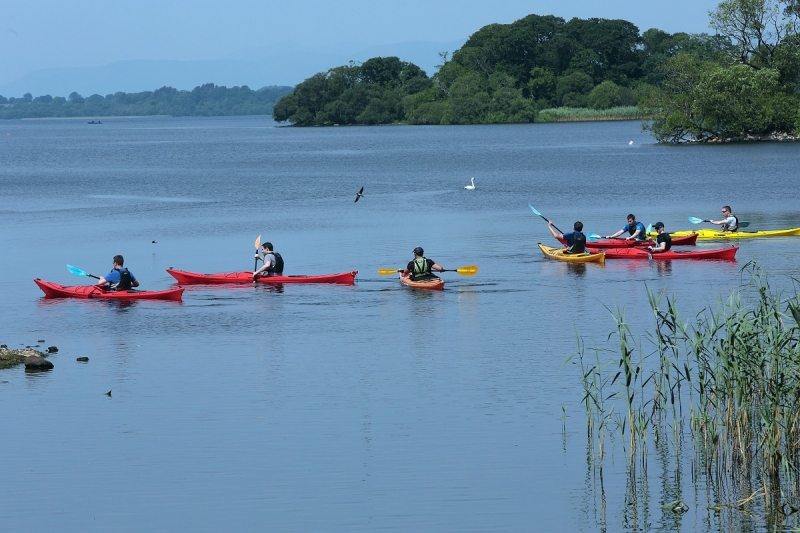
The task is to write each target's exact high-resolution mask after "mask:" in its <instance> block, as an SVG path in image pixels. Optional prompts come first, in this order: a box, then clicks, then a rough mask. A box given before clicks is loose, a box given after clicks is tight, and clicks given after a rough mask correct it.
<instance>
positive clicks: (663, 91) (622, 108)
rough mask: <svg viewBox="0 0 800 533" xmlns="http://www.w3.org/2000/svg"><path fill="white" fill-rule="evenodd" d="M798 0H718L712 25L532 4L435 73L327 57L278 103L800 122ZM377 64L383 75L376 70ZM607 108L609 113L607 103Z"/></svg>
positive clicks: (378, 110) (377, 112)
mask: <svg viewBox="0 0 800 533" xmlns="http://www.w3.org/2000/svg"><path fill="white" fill-rule="evenodd" d="M798 13H800V9H799V8H798V2H797V0H724V1H723V2H721V3H720V5H719V7H718V8H717V10H716V11H715V12H714V13H712V18H711V21H712V25H713V27H714V28H715V29H716V30H717V32H718V33H717V35H715V36H709V35H706V34H699V35H690V34H686V33H675V34H669V33H666V32H664V31H661V30H658V29H649V30H647V31H645V32H644V33H642V34H640V33H639V29H638V28H637V27H636V26H635V25H633V24H631V23H630V22H627V21H624V20H607V19H597V18H592V19H588V20H583V19H577V18H574V19H572V20H569V21H565V20H564V19H562V18H559V17H555V16H540V15H529V16H527V17H525V18H523V19H520V20H518V21H516V22H514V23H512V24H491V25H488V26H485V27H483V28H481V29H480V30H478V31H477V32H476V33H475V34H473V35H472V36H471V37H470V38H469V40H468V41H467V42H466V43H465V44H464V46H463V47H462V48H461V49H459V50H457V51H456V52H455V53H454V54H453V55H452V57H451V58H448V56H447V54H446V53H442V59H443V62H442V65H440V66H439V70H438V72H436V74H435V75H433V76H432V77H430V78H429V77H427V75H426V74H425V73H424V72H423V71H421V70H420V69H419V68H417V67H416V66H415V65H413V64H410V63H405V62H402V61H401V60H400V59H398V58H396V57H388V58H380V57H377V58H373V59H370V60H369V61H367V62H366V63H364V64H363V65H357V64H352V63H351V64H350V65H348V66H342V67H336V68H332V69H330V70H329V71H327V72H324V73H319V74H316V75H314V76H312V77H311V78H309V79H307V80H306V81H304V82H303V83H301V84H300V85H298V86H297V87H296V88H295V90H294V91H293V92H292V93H291V94H289V95H287V96H285V97H284V98H282V99H281V100H280V101H279V102H278V103H277V104H276V106H275V108H274V111H273V118H275V120H278V121H288V122H291V123H293V124H295V125H301V126H310V125H331V124H378V123H392V122H408V123H413V124H481V123H503V122H533V121H536V120H553V117H558V116H560V114H559V113H553V109H554V108H569V109H579V110H581V112H580V113H579V114H578V115H575V116H573V117H572V118H575V119H580V118H581V115H584V113H585V111H586V108H591V109H594V110H599V112H598V113H597V114H596V115H594V118H603V117H604V116H605V117H606V118H614V117H618V118H634V117H640V116H647V117H651V118H652V119H653V122H652V123H651V124H650V126H649V127H650V128H651V129H652V131H653V133H654V135H655V136H656V137H657V138H658V139H659V140H660V141H667V142H679V141H687V140H692V141H696V140H713V139H724V138H742V137H746V136H755V137H757V138H762V137H768V136H769V135H770V134H774V133H775V132H781V133H786V134H793V133H794V131H795V130H796V129H797V128H798V126H800V119H798V113H797V111H796V110H797V109H798V103H800V102H799V101H798V94H799V92H800V35H798V32H797V28H796V24H797V17H798ZM376 72H379V73H380V74H381V75H380V76H376V75H375V73H376ZM612 109H613V110H614V112H612V113H605V111H604V110H612Z"/></svg>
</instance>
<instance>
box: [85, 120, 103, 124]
mask: <svg viewBox="0 0 800 533" xmlns="http://www.w3.org/2000/svg"><path fill="white" fill-rule="evenodd" d="M87 124H102V122H100V121H99V120H90V121H89V122H87Z"/></svg>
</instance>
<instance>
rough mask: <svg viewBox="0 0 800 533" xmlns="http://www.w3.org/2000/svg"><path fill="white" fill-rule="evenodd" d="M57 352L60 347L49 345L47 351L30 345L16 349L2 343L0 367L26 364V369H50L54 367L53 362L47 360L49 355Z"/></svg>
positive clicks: (0, 345)
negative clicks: (41, 350)
mask: <svg viewBox="0 0 800 533" xmlns="http://www.w3.org/2000/svg"><path fill="white" fill-rule="evenodd" d="M56 352H58V348H56V347H55V346H50V347H48V348H47V351H46V352H40V351H39V350H36V349H34V348H31V347H30V346H28V347H25V348H19V349H14V348H9V347H8V346H6V345H5V344H0V369H3V368H9V367H12V366H16V365H19V364H24V365H25V369H26V370H49V369H51V368H53V363H51V362H50V361H48V360H47V356H48V355H49V354H52V353H56Z"/></svg>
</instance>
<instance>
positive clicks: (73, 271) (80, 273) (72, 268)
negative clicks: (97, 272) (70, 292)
mask: <svg viewBox="0 0 800 533" xmlns="http://www.w3.org/2000/svg"><path fill="white" fill-rule="evenodd" d="M67 270H69V273H70V274H74V275H76V276H90V275H91V274H89V273H88V272H86V271H85V270H81V269H80V268H78V267H76V266H73V265H67Z"/></svg>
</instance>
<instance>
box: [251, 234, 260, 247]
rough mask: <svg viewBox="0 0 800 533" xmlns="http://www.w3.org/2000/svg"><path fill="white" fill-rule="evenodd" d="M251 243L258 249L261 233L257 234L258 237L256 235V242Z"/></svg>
mask: <svg viewBox="0 0 800 533" xmlns="http://www.w3.org/2000/svg"><path fill="white" fill-rule="evenodd" d="M253 244H254V245H255V248H256V250H258V247H259V246H261V234H260V233H259V234H258V237H256V242H255V243H253Z"/></svg>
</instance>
